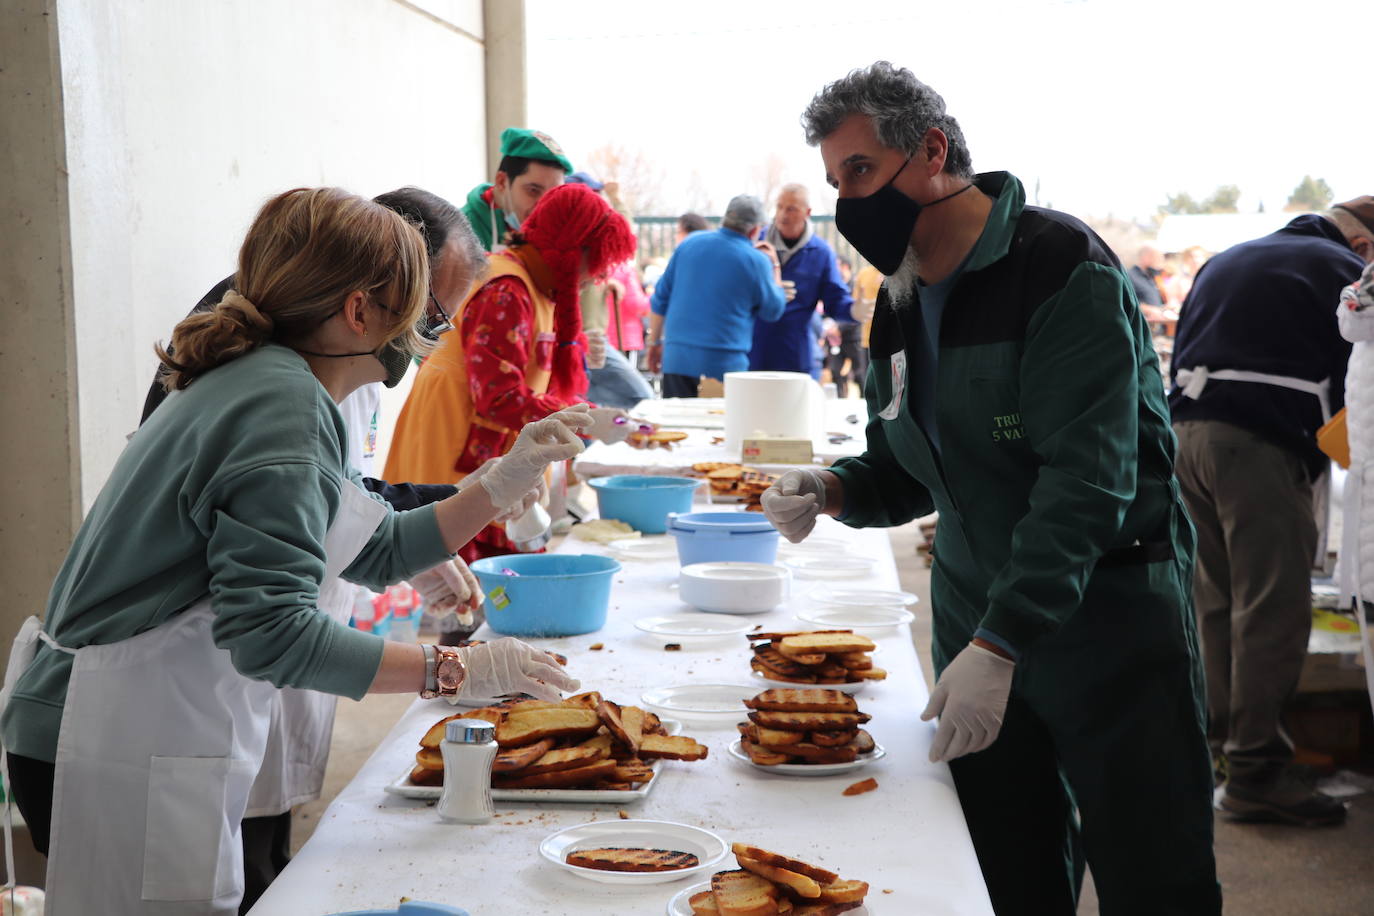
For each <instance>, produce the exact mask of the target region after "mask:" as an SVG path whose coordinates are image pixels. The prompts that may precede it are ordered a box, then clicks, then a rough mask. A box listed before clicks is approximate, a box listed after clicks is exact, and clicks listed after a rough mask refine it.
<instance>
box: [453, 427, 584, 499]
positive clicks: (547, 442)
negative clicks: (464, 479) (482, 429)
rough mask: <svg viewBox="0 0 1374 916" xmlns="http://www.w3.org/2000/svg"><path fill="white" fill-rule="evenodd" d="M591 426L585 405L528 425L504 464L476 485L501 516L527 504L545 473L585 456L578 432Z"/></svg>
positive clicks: (491, 469) (488, 471) (501, 462)
mask: <svg viewBox="0 0 1374 916" xmlns="http://www.w3.org/2000/svg"><path fill="white" fill-rule="evenodd" d="M591 425H592V418H591V414H589V413H588V412H587V407H586V405H579V406H577V407H566V408H564V409H563V410H560V411H558V412H557V413H554V414H549V416H547V417H545V418H544V419H542V420H536V421H535V422H533V423H526V424H525V428H524V429H522V430H520V435H519V436H518V437H517V438H516V440H515V444H514V445H512V446H511V449H510V451H509V452H507V453H506V454H505V455H502V456H501V460H500V461H498V462H497V463H496V465H495V466H494V467H492V468H489V469H488V470H487V471H486V473H484V474H483V475H482V476H481V477H479V478H477V482H478V483H480V484H481V485H482V487H483V488H484V489H485V490H486V491H487V496H488V497H490V499H491V504H492V505H493V506H495V507H496V509H497V510H498V511H500V512H505V511H506V510H507V509H509V508H510V507H512V506H514V505H516V504H517V503H520V502H522V501H523V500H524V498H525V494H527V493H528V492H529V491H530V490H533V489H534V488H535V487H537V486H538V485H539V482H540V481H541V480H543V478H544V469H545V468H546V467H548V466H549V465H550V464H551V463H553V462H555V461H566V460H568V459H569V458H573V457H575V456H577V455H580V454H581V453H582V440H581V439H579V438H578V437H577V432H578V431H579V430H583V429H587V428H589V427H590V426H591Z"/></svg>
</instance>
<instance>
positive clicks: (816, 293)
mask: <svg viewBox="0 0 1374 916" xmlns="http://www.w3.org/2000/svg"><path fill="white" fill-rule="evenodd" d="M764 238H765V239H766V241H767V242H768V243H769V244H770V245H772V246H773V249H774V250H775V251H776V252H777V253H778V262H779V263H780V264H782V280H783V288H784V289H786V290H787V295H788V297H789V298H788V300H787V308H786V309H785V310H784V311H783V313H782V317H781V318H779V319H777V320H776V321H766V320H764V319H763V318H762V317H760V318H759V320H757V321H755V322H754V345H753V347H752V348H751V349H750V351H749V368H750V369H752V370H755V371H759V370H772V371H783V372H806V373H808V374H810V375H811V376H812V377H814V378H820V374H821V373H820V364H821V358H820V351H819V347H818V345H817V343H816V338H817V337H819V336H820V335H819V333H815V332H813V328H812V324H811V321H812V318H813V317H814V316H815V314H816V305H817V303H821V304H823V305H824V308H825V314H826V315H827V316H829V317H830V318H833V319H835V320H836V321H841V322H856V321H857V322H863V321H866V320H868V319H869V318H871V317H873V310H872V309H868V310H867V312H868V313H867V315H863V314H860V315H854V314H852V311H851V310H852V309H853V308H854V307H855V306H854V305H853V303H854V297H853V296H851V295H850V294H849V284H847V283H845V282H844V278H843V277H842V276H840V266H839V264H838V263H837V262H836V260H835V252H834V251H833V250H832V249H831V248H830V245H829V244H827V243H826V241H825V239H823V238H821V237H820V236H819V235H816V232H815V227H814V226H812V224H811V201H810V197H809V195H808V193H807V190H806V187H805V186H804V185H799V184H788V185H783V187H782V190H781V191H779V192H778V203H777V209H776V210H775V211H774V214H773V225H771V226H769V227H768V230H767V232H766V233H765V236H764ZM859 308H862V306H860V307H859Z"/></svg>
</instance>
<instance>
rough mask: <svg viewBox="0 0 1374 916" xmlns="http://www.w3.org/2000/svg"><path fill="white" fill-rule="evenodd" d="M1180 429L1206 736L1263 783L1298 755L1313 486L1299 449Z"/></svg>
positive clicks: (1205, 428)
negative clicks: (1295, 713)
mask: <svg viewBox="0 0 1374 916" xmlns="http://www.w3.org/2000/svg"><path fill="white" fill-rule="evenodd" d="M1174 432H1175V433H1176V434H1177V435H1178V462H1177V466H1176V472H1177V474H1178V482H1179V488H1180V489H1181V490H1182V493H1183V501H1184V503H1185V504H1186V505H1187V507H1188V513H1189V514H1190V515H1191V516H1192V519H1193V525H1194V526H1196V528H1197V564H1196V566H1195V568H1194V573H1193V602H1194V604H1195V606H1196V609H1197V622H1198V634H1199V636H1200V637H1201V640H1202V660H1203V668H1204V671H1205V673H1206V676H1207V712H1208V720H1209V721H1208V726H1207V739H1208V743H1209V744H1210V745H1211V748H1212V752H1213V753H1214V754H1215V753H1217V752H1225V754H1226V757H1227V761H1228V763H1229V764H1230V774H1231V779H1232V780H1234V781H1236V782H1238V783H1261V782H1265V781H1267V780H1269V779H1270V778H1272V777H1273V776H1274V775H1276V774H1277V772H1278V771H1279V770H1280V769H1281V768H1282V767H1283V766H1284V765H1285V764H1286V763H1287V762H1288V761H1290V760H1291V759H1292V756H1293V748H1292V744H1291V743H1290V742H1289V740H1288V737H1287V736H1286V735H1285V734H1284V732H1283V728H1282V726H1281V724H1280V718H1281V716H1282V714H1283V710H1284V706H1285V705H1286V704H1287V702H1288V700H1289V699H1290V698H1291V697H1292V696H1293V692H1294V690H1295V689H1296V688H1297V685H1298V675H1299V674H1300V673H1301V671H1302V663H1303V659H1304V658H1305V657H1306V655H1307V639H1308V636H1309V635H1310V633H1311V629H1312V578H1311V577H1312V572H1311V570H1312V556H1313V553H1314V552H1315V550H1316V546H1317V525H1316V520H1315V518H1314V513H1313V511H1312V483H1311V481H1310V480H1309V479H1308V477H1307V470H1306V468H1305V467H1304V466H1303V462H1302V461H1301V459H1299V458H1298V456H1297V455H1295V454H1293V453H1292V452H1290V451H1288V450H1287V449H1284V448H1281V447H1279V446H1277V445H1274V444H1272V443H1270V442H1268V441H1266V440H1265V439H1262V438H1260V437H1259V436H1257V435H1255V434H1254V433H1251V432H1248V431H1246V430H1244V429H1241V428H1239V427H1236V426H1232V425H1231V424H1229V423H1222V422H1220V421H1216V420H1188V421H1182V422H1179V423H1175V424H1174Z"/></svg>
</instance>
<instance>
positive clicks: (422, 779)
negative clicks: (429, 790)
mask: <svg viewBox="0 0 1374 916" xmlns="http://www.w3.org/2000/svg"><path fill="white" fill-rule="evenodd" d="M410 782H411V784H412V785H416V786H442V785H443V784H444V771H443V770H431V769H430V768H429V767H424V766H416V767H415V769H413V770H411V771H410Z"/></svg>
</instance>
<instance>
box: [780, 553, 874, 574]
mask: <svg viewBox="0 0 1374 916" xmlns="http://www.w3.org/2000/svg"><path fill="white" fill-rule="evenodd" d="M783 563H785V564H786V565H787V566H788V567H789V568H790V569H791V570H792V571H793V572H795V573H796V574H797V575H798V576H801V577H802V578H803V579H847V578H850V577H851V576H862V575H865V574H867V573H869V572H872V571H873V560H871V559H869V558H868V557H844V556H839V557H836V556H817V555H814V554H804V555H801V556H790V557H788V558H787V559H786V560H783Z"/></svg>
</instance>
